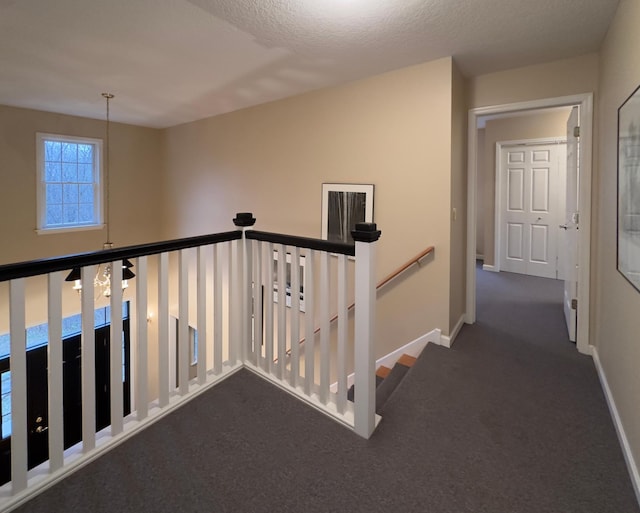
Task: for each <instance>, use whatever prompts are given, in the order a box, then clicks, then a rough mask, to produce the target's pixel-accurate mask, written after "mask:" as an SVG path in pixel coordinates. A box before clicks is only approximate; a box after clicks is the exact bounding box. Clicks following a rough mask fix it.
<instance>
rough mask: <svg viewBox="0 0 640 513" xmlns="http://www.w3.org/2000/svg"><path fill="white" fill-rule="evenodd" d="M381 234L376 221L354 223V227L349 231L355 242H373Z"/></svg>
mask: <svg viewBox="0 0 640 513" xmlns="http://www.w3.org/2000/svg"><path fill="white" fill-rule="evenodd" d="M381 234H382V232H381V231H380V230H378V226H377V225H376V223H356V229H355V230H352V231H351V236H352V237H353V240H354V241H356V242H375V241H377V240H378V239H379V238H380V235H381Z"/></svg>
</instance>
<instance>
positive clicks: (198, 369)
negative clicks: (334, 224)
mask: <svg viewBox="0 0 640 513" xmlns="http://www.w3.org/2000/svg"><path fill="white" fill-rule="evenodd" d="M254 222H255V219H254V218H253V216H252V215H251V214H246V213H243V214H238V215H237V217H236V218H235V219H234V223H235V224H236V227H237V228H238V229H237V230H235V231H230V232H225V233H220V234H213V235H207V236H201V237H191V238H187V239H179V240H175V241H167V242H161V243H154V244H146V245H141V246H131V247H127V248H116V249H105V250H103V251H98V252H94V253H86V254H81V255H72V256H68V257H61V258H56V259H50V260H43V261H33V262H25V263H19V264H9V265H4V266H0V284H2V282H7V283H8V284H9V286H8V291H9V293H8V294H7V296H8V297H6V298H2V297H1V296H0V307H1V306H2V305H4V304H6V305H7V306H6V308H4V307H3V309H4V312H6V313H7V314H8V315H7V317H8V319H9V336H10V351H9V353H10V354H9V355H8V357H10V371H11V378H10V379H11V392H10V399H11V411H10V419H11V433H10V444H11V461H10V466H11V481H10V482H8V483H5V484H3V485H2V484H0V485H1V486H0V510H2V511H5V510H7V511H8V510H10V509H13V508H15V507H17V506H18V505H19V504H21V503H23V502H24V501H26V500H27V499H28V498H30V497H31V496H32V495H34V494H35V493H37V492H38V491H40V490H42V489H44V488H46V487H48V486H51V484H53V483H54V482H56V481H57V480H59V479H61V478H63V477H64V476H66V475H68V473H70V472H72V471H74V470H75V469H77V468H80V467H81V466H83V465H85V464H86V463H87V462H89V461H91V460H92V459H94V458H96V457H97V456H98V455H100V454H101V453H103V452H104V451H106V450H108V449H109V448H111V447H113V446H115V445H117V444H119V443H120V442H121V441H122V440H124V439H126V438H128V437H130V436H132V435H133V434H134V433H135V432H137V431H138V430H140V429H142V428H144V427H145V426H147V425H149V424H150V423H152V422H155V421H156V420H158V419H159V418H161V417H162V416H163V415H165V414H166V413H168V412H169V411H172V410H173V409H174V408H175V407H177V406H179V405H180V404H181V403H183V402H184V401H187V400H189V399H190V398H192V397H194V396H195V395H197V394H198V393H201V392H202V391H204V390H206V389H207V388H209V387H210V386H213V385H214V384H216V383H218V382H220V381H221V380H222V379H224V378H226V377H228V376H229V375H231V374H232V373H234V372H235V371H237V370H238V369H240V368H242V367H246V368H248V369H250V370H252V371H253V372H256V373H258V374H260V375H261V376H263V377H265V378H266V379H268V380H270V381H272V382H275V383H277V384H278V385H279V386H281V387H282V388H284V389H285V390H287V391H289V392H291V393H292V394H294V395H296V396H297V397H298V398H301V399H303V400H304V401H306V402H308V403H310V404H313V405H314V406H315V407H317V408H318V409H320V410H321V411H323V412H325V413H326V414H328V415H330V416H331V417H333V418H334V419H336V420H338V421H339V422H341V423H343V424H345V425H347V426H349V427H350V428H351V429H353V430H355V432H356V433H358V434H359V435H361V436H364V437H369V436H370V435H371V433H372V432H373V429H374V427H375V422H376V416H375V411H374V410H375V397H374V395H373V386H374V382H375V381H374V380H375V376H374V368H373V364H374V360H373V349H374V348H373V329H372V326H373V317H374V306H375V302H374V300H373V298H374V294H375V285H374V282H373V278H374V267H373V266H374V263H375V246H376V244H375V241H376V240H377V238H378V237H379V235H380V232H378V231H376V229H375V225H372V224H366V223H363V224H362V225H359V226H358V229H357V230H356V231H355V232H354V239H355V240H356V243H355V245H353V244H342V243H335V242H328V241H324V240H320V239H307V238H301V237H293V236H286V235H280V234H269V233H266V232H258V231H255V230H253V229H252V226H253V224H254ZM274 255H275V257H274ZM331 255H337V256H336V257H334V256H331ZM354 255H355V263H354V262H352V261H351V260H350V259H349V258H348V257H349V256H354ZM129 259H130V260H131V261H135V266H134V269H135V271H136V277H135V280H133V282H130V283H129V288H128V289H126V292H123V291H124V289H123V284H124V276H123V269H125V267H124V266H125V263H126V264H129ZM105 266H108V268H109V270H110V274H109V279H110V283H109V287H110V293H109V294H108V297H103V296H101V294H102V293H103V292H104V288H103V285H102V284H100V283H99V282H98V281H96V280H94V279H95V277H96V273H97V272H102V270H104V268H105ZM69 269H74V272H76V274H77V276H80V278H81V292H80V295H79V297H78V296H77V294H76V291H75V290H72V289H71V284H69V283H66V282H65V281H63V278H64V276H65V275H66V273H67V272H68V271H69ZM127 269H128V267H127ZM32 279H33V280H36V281H37V284H38V287H25V284H26V282H27V280H32ZM365 282H368V283H365ZM150 284H153V285H154V286H153V287H151V286H150ZM156 285H157V287H156ZM75 288H76V289H78V287H77V286H76V287H75ZM27 289H29V290H31V291H33V290H35V289H37V290H38V292H37V293H41V292H40V291H42V290H43V289H44V290H45V297H46V298H47V301H46V305H47V306H46V311H45V312H39V311H36V310H37V309H35V307H34V306H33V305H34V304H37V303H38V301H32V300H31V298H30V297H28V294H27ZM1 290H3V289H2V288H0V291H1ZM354 299H355V302H356V307H355V327H354V328H353V330H350V328H349V327H350V326H351V325H352V324H350V320H349V315H350V313H349V309H348V308H347V305H348V304H350V303H351V301H353V300H354ZM125 302H129V303H130V307H127V308H125V309H124V311H125V313H127V314H128V318H127V319H125V318H124V316H123V305H124V304H125ZM70 305H77V306H76V307H75V310H74V307H73V306H70ZM27 307H28V308H29V310H27ZM98 307H99V308H105V307H109V311H110V319H109V325H110V328H109V330H110V336H109V345H110V347H109V350H108V353H107V355H108V356H107V357H106V358H107V359H108V365H109V371H108V373H107V377H106V378H105V379H106V383H105V384H103V385H101V386H106V387H107V388H108V389H109V400H108V401H107V403H106V404H103V403H100V404H96V383H97V381H96V380H97V379H101V378H99V377H98V373H97V372H96V361H97V360H96V358H98V353H97V346H96V333H97V331H96V324H95V312H96V308H98ZM152 307H155V309H156V312H155V313H154V314H153V315H152V316H151V315H150V308H152ZM32 308H34V309H35V310H33V311H32ZM3 309H0V315H2V314H3ZM335 311H337V313H338V319H339V321H338V324H337V330H336V331H335V332H332V331H331V325H330V314H331V312H335ZM27 314H29V315H27ZM76 314H79V318H80V319H81V322H80V325H81V337H80V339H81V342H80V343H81V352H80V355H81V357H79V365H80V370H79V375H80V381H79V382H78V383H77V388H79V389H80V391H81V395H82V408H81V409H82V413H81V433H82V434H81V438H80V439H79V440H78V441H77V442H78V443H76V444H75V445H73V446H71V447H66V446H65V434H66V432H65V425H64V419H65V418H66V416H65V415H63V413H65V414H66V413H67V412H65V411H64V402H63V398H64V394H65V391H67V392H68V389H69V387H70V384H69V382H67V381H65V380H67V379H68V374H69V373H68V372H67V370H66V369H67V367H66V366H67V365H69V363H68V362H66V361H64V360H63V349H64V347H65V343H66V342H65V337H67V335H68V334H65V333H64V329H63V320H64V319H65V318H67V317H69V316H70V315H76ZM38 316H40V318H42V320H44V321H46V329H47V332H46V333H47V340H46V341H45V343H46V344H47V368H48V370H46V369H45V371H44V372H45V374H46V376H45V377H44V379H46V380H47V387H48V398H47V411H46V412H45V415H44V416H43V417H44V420H43V418H40V420H39V422H40V424H38V425H36V424H34V422H35V420H34V419H31V418H30V417H29V416H30V415H32V414H33V412H31V411H29V407H28V406H27V405H28V404H29V401H28V399H29V397H28V394H29V391H28V387H29V385H28V382H27V363H28V361H27V360H28V358H29V357H30V354H31V353H30V352H29V351H30V348H29V347H27V337H26V330H27V318H29V319H35V318H38ZM172 318H175V320H174V319H172ZM0 319H1V317H0ZM30 322H31V321H30ZM125 322H126V323H127V326H129V323H130V329H129V328H128V327H127V329H126V330H125V329H124V326H125ZM316 322H317V323H318V325H319V326H320V328H321V330H320V332H319V335H316V334H315V332H316V327H317V325H316ZM150 323H154V324H155V326H154V325H153V324H150ZM194 331H195V333H197V337H196V336H195V335H193V332H194ZM352 332H354V333H355V336H352V337H350V333H352ZM125 333H130V354H129V353H126V351H125V350H124V349H123V347H124V348H125V349H126V344H125V345H124V346H123V334H125ZM0 335H1V334H0ZM301 336H306V339H307V343H305V345H304V348H303V350H301V348H300V347H299V340H300V338H301ZM316 339H317V340H318V344H316V343H315V340H316ZM196 340H197V347H195V346H196V342H195V341H196ZM288 353H290V355H289V354H288ZM152 355H153V357H152ZM154 358H157V364H154V365H150V363H152V362H153V361H154ZM1 359H2V356H1V355H0V360H1ZM132 361H133V363H132ZM350 370H353V371H355V374H356V377H355V382H356V391H355V403H351V402H349V401H347V372H349V371H350ZM128 373H130V379H128V381H127V378H126V376H127V375H129V374H128ZM333 378H336V380H337V382H338V387H337V393H334V392H331V390H330V386H329V385H330V382H331V379H333ZM74 386H76V385H74ZM3 392H4V391H3ZM99 392H100V390H99ZM128 405H130V408H129V407H128ZM104 408H106V409H107V410H108V418H109V422H108V426H107V427H104V425H98V421H97V418H98V417H97V412H98V411H97V410H101V411H102V409H104ZM3 413H5V412H3ZM45 424H46V425H45ZM68 428H69V426H67V429H68ZM36 435H37V436H44V437H47V440H48V454H45V457H44V458H43V459H44V460H46V461H45V462H44V463H42V464H40V465H37V466H35V467H34V468H29V465H30V464H29V457H28V456H29V455H30V453H29V450H30V440H32V438H31V437H33V436H36ZM3 437H4V434H3ZM0 443H1V441H0Z"/></svg>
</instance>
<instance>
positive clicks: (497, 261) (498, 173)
mask: <svg viewBox="0 0 640 513" xmlns="http://www.w3.org/2000/svg"><path fill="white" fill-rule="evenodd" d="M543 144H558V145H559V144H564V145H566V144H567V137H566V136H562V137H543V138H541V139H518V140H513V141H511V140H510V141H497V142H496V158H495V173H494V177H495V182H494V186H495V189H494V191H495V192H494V194H495V196H494V202H493V203H494V216H493V219H494V231H493V233H494V235H493V267H494V268H495V269H493V270H494V271H495V272H500V271H501V270H502V217H503V215H504V211H503V205H502V195H503V193H504V192H505V191H504V184H503V183H502V180H501V178H502V149H503V148H509V147H511V146H514V147H515V146H538V145H543Z"/></svg>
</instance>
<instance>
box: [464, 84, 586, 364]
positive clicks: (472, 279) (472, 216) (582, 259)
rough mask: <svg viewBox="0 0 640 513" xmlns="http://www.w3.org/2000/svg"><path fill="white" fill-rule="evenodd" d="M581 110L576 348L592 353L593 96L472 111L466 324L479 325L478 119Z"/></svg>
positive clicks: (495, 106) (468, 186) (468, 157)
mask: <svg viewBox="0 0 640 513" xmlns="http://www.w3.org/2000/svg"><path fill="white" fill-rule="evenodd" d="M571 105H579V106H580V125H581V136H580V139H581V144H580V162H581V167H580V193H579V196H580V199H579V201H580V205H581V207H580V208H581V212H580V228H581V229H580V230H579V237H580V240H579V245H580V256H579V271H578V336H577V343H576V345H577V348H578V351H580V352H581V353H588V352H589V307H590V305H589V298H590V290H589V289H590V281H589V280H590V261H591V254H590V251H591V173H592V159H593V154H592V153H593V150H592V148H593V141H592V139H593V93H584V94H577V95H572V96H563V97H559V98H547V99H542V100H534V101H528V102H521V103H510V104H505V105H494V106H490V107H479V108H476V109H471V110H469V115H468V127H467V129H468V153H467V170H468V173H467V300H466V314H465V322H466V323H467V324H473V323H474V322H475V321H476V266H475V254H476V230H475V226H476V203H477V198H476V194H477V190H476V189H477V186H476V184H477V173H478V170H477V162H476V160H477V159H476V153H477V147H478V139H477V137H478V130H477V123H478V118H479V117H481V116H486V115H489V114H503V113H512V112H518V111H527V110H532V109H543V108H549V107H563V106H571Z"/></svg>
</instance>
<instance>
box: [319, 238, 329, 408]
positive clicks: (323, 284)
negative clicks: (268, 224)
mask: <svg viewBox="0 0 640 513" xmlns="http://www.w3.org/2000/svg"><path fill="white" fill-rule="evenodd" d="M329 290H330V285H329V253H327V252H326V251H323V252H322V253H320V394H319V395H320V402H322V404H327V401H328V400H329V377H330V375H331V372H330V358H331V352H330V347H329V335H330V331H329V330H330V328H331V319H330V318H329Z"/></svg>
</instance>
